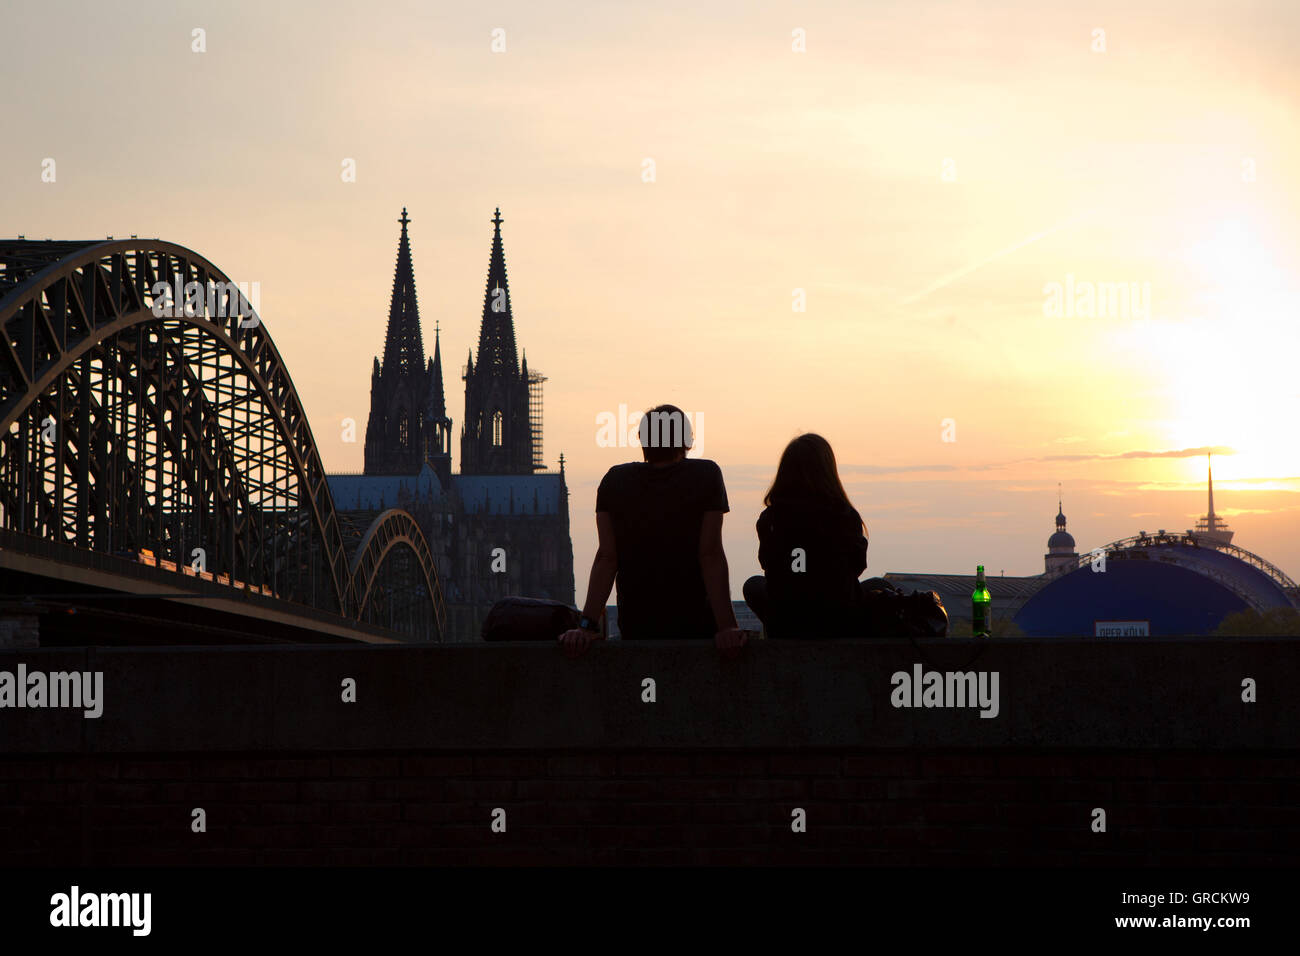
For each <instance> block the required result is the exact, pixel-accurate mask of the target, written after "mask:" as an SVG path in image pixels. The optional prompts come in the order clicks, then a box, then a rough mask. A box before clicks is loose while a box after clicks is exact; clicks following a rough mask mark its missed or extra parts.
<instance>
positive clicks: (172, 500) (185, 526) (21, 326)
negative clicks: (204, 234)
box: [0, 239, 440, 619]
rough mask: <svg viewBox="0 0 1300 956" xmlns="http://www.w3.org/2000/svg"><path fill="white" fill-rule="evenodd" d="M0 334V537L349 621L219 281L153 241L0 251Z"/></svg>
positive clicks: (278, 408)
mask: <svg viewBox="0 0 1300 956" xmlns="http://www.w3.org/2000/svg"><path fill="white" fill-rule="evenodd" d="M245 288H247V287H245ZM164 289H165V290H168V292H166V293H164V292H163V290H164ZM171 290H175V291H174V292H173V291H171ZM188 293H194V295H193V298H186V295H187V294H188ZM0 328H3V331H4V334H3V336H2V337H0V527H3V528H5V529H6V530H10V531H18V532H23V533H26V534H29V535H34V536H37V537H41V538H46V539H51V540H59V541H64V542H71V543H75V544H76V545H78V546H80V547H84V548H89V549H92V550H96V551H107V552H110V553H130V554H135V553H142V552H149V553H150V554H152V555H156V556H157V559H158V560H159V561H162V562H171V563H172V564H173V566H174V567H176V568H178V569H179V568H181V566H182V565H185V566H190V565H192V566H193V567H194V568H195V569H196V570H197V571H198V572H199V573H206V574H212V575H214V576H215V577H216V578H217V579H218V580H221V579H222V578H223V577H224V579H225V580H226V581H237V582H239V583H242V584H244V585H246V586H248V587H251V588H254V589H260V590H262V591H263V592H270V593H273V594H275V595H277V596H280V597H283V598H285V599H286V600H291V601H296V602H298V603H302V604H308V605H310V606H312V607H316V608H320V609H325V610H330V611H333V612H336V613H338V614H340V615H343V616H345V617H349V618H353V619H360V618H361V616H362V614H363V613H364V611H365V607H366V598H365V595H366V593H367V592H366V591H359V590H358V587H357V581H356V579H355V578H354V575H353V568H352V566H351V563H350V561H349V557H348V551H347V547H346V543H345V540H344V535H343V533H342V530H341V528H340V524H339V519H338V515H337V513H336V511H335V508H334V503H333V500H332V497H331V495H330V491H329V486H328V484H327V482H326V480H325V470H324V467H323V465H322V463H321V459H320V455H319V453H318V451H317V448H316V444H315V441H314V439H313V437H312V433H311V428H310V425H309V424H308V421H307V416H306V414H305V411H304V409H303V406H302V402H301V400H300V399H299V396H298V394H297V390H296V388H295V387H294V384H293V381H292V379H291V378H290V376H289V373H288V371H287V369H286V367H285V364H284V361H283V359H282V357H281V356H280V354H279V352H278V350H277V349H276V347H275V345H274V343H273V342H272V340H271V338H270V336H269V334H268V333H267V331H266V328H265V326H264V325H263V324H262V321H261V319H260V317H259V316H258V315H257V314H256V312H255V311H254V309H253V306H252V304H251V303H250V302H249V301H248V299H247V298H246V296H245V294H243V293H241V292H240V291H239V289H238V287H236V286H235V284H234V283H232V282H231V280H230V278H229V277H228V276H226V275H225V274H224V273H223V272H222V271H221V270H220V269H218V268H217V267H216V266H214V265H213V264H212V263H211V262H209V261H208V260H207V259H205V258H203V257H202V256H200V255H198V254H196V253H194V252H193V251H191V250H189V249H186V248H184V247H182V246H179V245H176V244H174V243H169V242H163V241H160V240H154V239H147V240H140V239H131V240H125V241H116V242H114V241H106V242H87V243H77V242H27V241H18V242H13V241H10V242H0ZM390 520H392V519H390ZM413 524H414V523H413V522H412V525H413ZM412 535H416V536H419V542H420V547H412V548H411V553H413V554H414V555H415V556H416V560H418V561H419V562H421V563H422V564H421V570H422V574H423V575H424V576H425V577H426V578H427V579H428V580H429V582H430V590H431V593H430V595H429V600H430V604H431V605H434V604H436V603H438V602H439V601H440V598H439V596H438V595H437V590H436V572H435V571H434V570H433V564H432V560H431V557H430V555H429V549H428V546H427V543H425V542H424V541H423V536H422V535H420V533H419V528H418V527H414V528H413V530H412V529H407V531H406V533H405V537H406V538H408V539H411V540H414V539H413V537H412ZM381 566H382V562H381V563H380V564H377V565H375V566H374V568H373V569H372V573H371V577H370V580H369V581H368V582H367V584H366V588H367V589H372V588H373V587H374V586H375V575H376V574H378V573H379V571H380V568H381Z"/></svg>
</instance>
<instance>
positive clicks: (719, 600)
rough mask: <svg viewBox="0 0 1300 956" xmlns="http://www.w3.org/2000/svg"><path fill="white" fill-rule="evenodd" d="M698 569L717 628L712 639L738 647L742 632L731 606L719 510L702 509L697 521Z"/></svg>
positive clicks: (721, 646)
mask: <svg viewBox="0 0 1300 956" xmlns="http://www.w3.org/2000/svg"><path fill="white" fill-rule="evenodd" d="M700 570H701V571H702V572H703V573H704V588H705V590H706V591H707V592H708V595H709V606H710V607H712V608H713V623H714V627H715V628H717V634H716V635H715V636H714V641H715V642H716V643H717V645H718V648H719V650H732V649H738V648H740V647H741V646H743V645H744V643H745V632H744V631H742V630H740V628H739V627H737V626H736V610H735V608H733V607H732V606H731V579H730V576H729V573H728V570H727V555H726V552H725V551H723V550H722V512H721V511H706V512H704V520H703V522H702V523H701V524H700Z"/></svg>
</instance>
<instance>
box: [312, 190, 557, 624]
mask: <svg viewBox="0 0 1300 956" xmlns="http://www.w3.org/2000/svg"><path fill="white" fill-rule="evenodd" d="M399 222H400V223H401V224H402V231H401V236H400V238H399V240H398V247H397V267H396V271H395V274H394V278H393V294H392V299H391V302H390V305H389V311H388V326H387V329H386V332H385V336H384V352H383V361H382V362H381V361H380V359H379V358H378V357H376V358H375V360H374V364H373V366H372V369H371V376H370V417H369V418H368V420H367V422H366V437H365V471H364V472H363V473H362V474H360V475H342V474H338V475H329V476H328V478H327V480H328V482H329V486H330V491H331V493H332V495H333V497H334V502H335V507H336V508H337V509H338V510H339V511H340V512H341V513H342V515H341V519H340V520H342V521H344V522H345V523H348V524H351V525H354V526H359V525H361V524H362V523H364V522H365V521H366V520H368V519H369V518H371V517H373V516H374V515H377V514H379V513H380V512H381V511H383V510H384V509H385V508H391V507H403V508H405V509H407V510H408V511H410V512H411V513H412V514H413V515H414V516H415V518H416V520H417V521H418V522H419V523H420V526H421V528H422V530H423V531H424V536H425V538H426V539H427V540H428V542H429V546H430V548H431V549H432V551H433V553H434V561H435V563H436V564H437V567H438V576H439V581H440V583H441V586H442V590H443V598H444V600H445V601H446V605H447V619H448V631H449V635H448V639H450V640H462V641H464V640H477V639H478V638H479V629H480V627H481V625H482V620H483V618H484V616H486V614H487V611H488V609H489V608H490V607H491V605H492V603H493V602H494V601H496V600H497V599H498V598H501V597H505V596H507V595H511V594H521V595H527V596H529V597H544V598H551V599H554V600H559V601H564V602H565V603H567V604H573V600H574V588H573V542H572V540H571V538H570V536H569V490H568V486H567V483H566V481H565V474H564V456H563V455H561V456H560V460H559V470H558V471H555V472H546V471H543V468H544V463H543V460H542V421H541V383H542V382H543V381H544V378H543V377H542V376H541V375H540V374H539V373H537V372H535V371H534V372H530V371H529V370H528V363H527V359H526V358H525V359H524V360H523V362H522V363H519V362H518V361H517V360H516V351H515V349H516V343H515V331H514V318H513V312H512V310H511V304H510V292H509V286H508V283H507V280H506V267H505V251H504V248H503V244H502V239H501V223H502V219H501V211H500V210H499V209H498V210H497V212H496V215H495V216H494V217H493V219H492V223H493V226H494V232H493V237H492V251H491V254H490V257H489V263H488V280H487V293H486V296H485V299H484V303H483V314H482V319H481V323H480V329H479V353H478V361H477V365H476V364H475V362H474V356H473V355H472V354H471V356H470V361H469V362H468V363H467V364H466V367H465V373H464V380H465V418H466V421H465V424H464V426H463V428H462V431H461V456H462V463H461V473H460V474H453V473H452V459H451V433H452V420H451V418H450V417H449V416H448V415H447V409H446V402H445V398H444V385H443V371H442V349H441V342H440V338H441V325H440V324H439V325H437V326H435V331H434V352H433V357H432V358H431V359H429V360H428V362H427V364H426V362H425V358H424V345H423V339H422V336H421V331H420V314H419V306H418V303H417V300H416V294H415V271H414V267H413V265H412V262H411V249H410V240H409V237H408V234H407V224H408V223H409V222H410V220H409V218H408V217H407V215H406V210H405V209H403V210H402V217H401V219H400V220H399Z"/></svg>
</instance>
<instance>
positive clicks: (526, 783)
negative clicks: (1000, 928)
mask: <svg viewBox="0 0 1300 956" xmlns="http://www.w3.org/2000/svg"><path fill="white" fill-rule="evenodd" d="M195 807H202V808H203V809H204V810H205V811H206V814H207V821H206V822H207V832H205V833H194V832H192V831H191V826H190V824H191V811H192V809H193V808H195ZM497 807H500V808H502V809H504V810H505V812H506V831H505V832H504V833H494V832H492V828H491V826H490V823H491V815H492V811H493V810H494V809H495V808H497ZM795 807H800V808H803V809H804V810H805V812H806V814H807V831H806V832H803V833H795V832H792V829H791V819H792V817H791V811H792V810H793V809H794V808H795ZM1094 807H1103V808H1105V809H1106V811H1107V832H1105V833H1094V832H1092V830H1091V828H1090V826H1089V824H1090V821H1091V812H1092V810H1093V808H1094ZM1297 860H1300V757H1297V756H1295V755H1287V756H1280V755H1249V754H1246V755H1242V754H1234V755H1228V754H1216V755H1211V756H1204V755H1203V756H1188V755H1172V754H1166V755H1162V754H1121V753H1091V754H1080V753H1069V752H1048V753H1031V754H1027V753H1014V752H1001V753H987V754H978V755H977V754H969V753H958V752H927V751H916V752H906V753H898V752H882V751H867V750H861V751H836V752H831V753H809V752H807V751H773V752H770V753H744V752H736V751H694V752H662V751H654V752H651V751H643V752H628V753H618V754H615V753H601V752H593V751H573V752H567V753H546V754H528V755H521V754H518V753H482V752H479V753H428V752H423V753H415V752H405V753H393V752H374V753H348V754H321V753H297V754H285V755H268V754H238V755H202V756H195V755H174V754H173V755H139V756H132V757H131V758H129V759H118V758H114V757H110V756H77V757H54V756H24V757H11V758H7V759H5V760H3V761H0V863H3V864H5V865H77V864H84V865H119V864H158V863H167V864H205V863H207V864H212V863H223V864H329V863H337V864H461V863H473V864H489V865H490V864H568V863H596V864H599V863H623V864H629V863H630V864H641V863H701V864H715V863H721V864H756V863H781V864H789V863H793V864H798V863H827V862H832V863H873V864H904V865H905V864H961V863H991V864H1026V865H1047V866H1054V865H1069V866H1075V865H1080V864H1082V865H1089V864H1106V865H1116V864H1119V865H1145V864H1159V865H1166V866H1177V865H1192V864H1219V865H1224V866H1233V865H1258V864H1265V865H1269V864H1273V865H1294V864H1295V863H1296V862H1297Z"/></svg>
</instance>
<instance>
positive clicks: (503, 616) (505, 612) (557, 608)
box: [483, 597, 578, 641]
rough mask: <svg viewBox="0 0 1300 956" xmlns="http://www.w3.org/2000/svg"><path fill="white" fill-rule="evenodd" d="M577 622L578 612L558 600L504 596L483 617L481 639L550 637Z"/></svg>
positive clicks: (545, 639)
mask: <svg viewBox="0 0 1300 956" xmlns="http://www.w3.org/2000/svg"><path fill="white" fill-rule="evenodd" d="M577 626H578V612H577V611H576V610H574V609H573V608H571V607H569V605H567V604H564V603H562V602H560V601H547V600H544V599H542V598H526V597H506V598H502V599H501V600H499V601H497V603H496V604H493V605H492V610H490V611H488V616H487V618H486V619H485V620H484V621H483V640H485V641H553V640H555V639H556V638H558V637H559V636H560V635H561V634H563V633H564V632H565V631H567V630H570V629H571V628H575V627H577Z"/></svg>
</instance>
